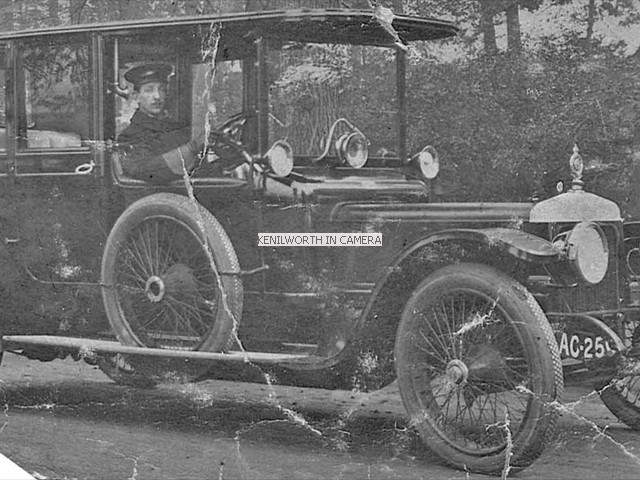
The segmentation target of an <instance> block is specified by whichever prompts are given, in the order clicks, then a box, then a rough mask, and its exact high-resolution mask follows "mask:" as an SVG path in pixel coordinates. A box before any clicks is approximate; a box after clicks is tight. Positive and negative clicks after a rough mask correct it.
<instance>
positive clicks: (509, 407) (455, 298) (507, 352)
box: [396, 264, 563, 474]
mask: <svg viewBox="0 0 640 480" xmlns="http://www.w3.org/2000/svg"><path fill="white" fill-rule="evenodd" d="M396 369H397V375H398V386H399V389H400V394H401V396H402V400H403V402H404V405H405V407H406V409H407V411H408V413H409V416H410V420H411V424H412V425H414V426H415V427H416V428H417V430H418V432H419V433H420V436H421V437H422V440H423V442H424V443H425V444H426V446H427V447H428V448H429V449H430V450H432V451H433V452H434V453H435V454H437V455H438V456H439V457H441V458H442V459H443V460H444V461H446V462H448V463H450V464H452V465H453V466H455V467H457V468H461V469H465V470H470V471H475V472H481V473H490V474H497V473H500V472H504V471H505V467H506V466H508V468H509V469H512V468H513V469H515V470H517V469H521V468H524V467H526V466H528V465H529V464H531V463H532V462H533V461H534V460H535V459H536V458H537V457H538V456H539V455H540V454H541V453H542V451H543V449H544V448H545V447H546V446H547V444H548V440H549V438H550V437H551V435H552V434H553V431H554V429H555V425H556V420H557V410H556V409H555V408H554V407H553V405H552V402H553V401H555V400H559V398H560V397H561V395H562V392H563V380H562V365H561V362H560V355H559V352H558V347H557V344H556V342H555V339H554V336H553V332H552V330H551V326H550V325H549V322H548V320H547V318H546V316H545V315H544V313H543V312H542V310H541V308H540V306H539V305H538V303H537V302H536V301H535V299H534V298H533V297H532V296H531V294H530V293H529V292H528V291H527V290H526V289H525V288H524V287H522V286H521V285H520V284H519V283H517V282H516V281H515V280H513V279H511V278H510V277H508V276H507V275H505V274H504V273H502V272H500V271H498V270H496V269H494V268H491V267H488V266H485V265H477V264H459V265H453V266H449V267H445V268H442V269H440V270H438V271H437V272H435V273H434V274H432V275H430V276H429V277H427V278H426V279H425V280H424V281H423V282H422V283H421V284H420V285H419V286H418V288H417V289H416V290H415V291H414V293H413V294H412V296H411V298H410V299H409V301H408V303H407V305H406V307H405V309H404V312H403V314H402V319H401V322H400V326H399V328H398V334H397V338H396Z"/></svg>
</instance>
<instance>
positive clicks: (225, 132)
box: [207, 112, 253, 171]
mask: <svg viewBox="0 0 640 480" xmlns="http://www.w3.org/2000/svg"><path fill="white" fill-rule="evenodd" d="M248 119H249V115H248V114H246V113H244V112H240V113H238V114H236V115H233V116H232V117H230V118H229V119H228V120H227V121H225V122H224V123H223V124H222V125H221V126H219V127H217V128H213V129H211V131H210V132H209V138H208V139H207V150H208V151H210V152H213V153H214V154H215V156H216V157H217V158H215V159H214V162H218V161H221V162H222V165H223V166H224V169H225V170H229V171H230V170H234V169H235V168H237V167H238V166H240V165H241V164H242V163H248V164H249V165H253V157H252V156H251V154H250V153H249V152H247V151H246V149H245V147H244V146H243V145H242V129H243V128H244V126H245V124H246V123H247V121H248Z"/></svg>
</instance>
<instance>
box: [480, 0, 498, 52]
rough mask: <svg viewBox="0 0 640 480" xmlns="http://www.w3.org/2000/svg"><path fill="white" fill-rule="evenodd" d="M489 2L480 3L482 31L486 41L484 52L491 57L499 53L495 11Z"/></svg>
mask: <svg viewBox="0 0 640 480" xmlns="http://www.w3.org/2000/svg"><path fill="white" fill-rule="evenodd" d="M491 7H492V5H490V4H488V2H480V31H481V32H482V37H483V40H484V52H485V53H486V54H487V55H489V56H494V55H496V54H497V53H498V44H497V42H496V26H495V24H494V23H493V16H494V11H493V8H491Z"/></svg>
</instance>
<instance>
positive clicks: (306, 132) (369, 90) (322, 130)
mask: <svg viewBox="0 0 640 480" xmlns="http://www.w3.org/2000/svg"><path fill="white" fill-rule="evenodd" d="M268 68H269V80H270V91H269V94H270V97H269V101H270V112H271V120H270V132H269V134H270V135H269V136H270V138H271V139H272V140H277V139H286V140H287V141H288V142H289V143H290V144H291V146H292V147H293V150H294V153H295V154H296V155H299V156H312V157H316V156H319V155H321V154H322V152H323V150H324V149H325V142H326V140H327V137H328V135H329V132H330V130H331V126H332V125H333V123H334V122H335V121H336V120H338V119H340V118H345V119H347V120H348V121H349V122H350V123H351V124H353V125H354V126H355V127H357V128H358V129H359V130H360V131H361V132H362V133H363V134H364V135H365V136H366V137H367V139H368V140H369V142H370V144H369V152H370V154H371V155H372V156H376V157H382V156H396V155H397V152H396V151H395V150H396V148H397V147H396V139H397V130H396V123H397V120H396V118H397V117H396V112H397V108H396V100H395V98H396V72H395V55H394V51H393V50H391V49H388V48H381V47H369V46H359V45H334V44H313V43H304V44H302V43H294V42H289V43H286V44H284V45H283V46H282V48H279V49H278V50H271V51H269V55H268ZM344 128H348V127H347V126H346V124H344V123H342V124H341V125H340V126H338V127H337V129H336V131H334V135H333V141H335V140H336V139H337V138H338V136H339V135H340V134H342V133H344V130H340V129H344Z"/></svg>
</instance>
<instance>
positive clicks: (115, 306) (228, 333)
mask: <svg viewBox="0 0 640 480" xmlns="http://www.w3.org/2000/svg"><path fill="white" fill-rule="evenodd" d="M238 271H239V264H238V260H237V257H236V255H235V251H234V249H233V246H232V244H231V241H230V240H229V238H228V236H227V235H226V233H225V232H224V230H223V228H222V226H221V225H220V224H219V223H218V221H217V220H216V219H215V218H214V217H213V216H212V215H211V214H210V213H209V212H208V211H207V210H206V209H204V208H203V207H201V206H197V207H196V205H194V204H193V203H192V202H191V200H190V199H189V198H186V197H183V196H180V195H173V194H166V193H160V194H155V195H151V196H148V197H145V198H143V199H141V200H139V201H137V202H135V203H134V204H132V205H131V206H130V207H129V208H128V209H127V210H126V211H125V212H124V213H123V214H122V215H121V217H120V218H119V219H118V221H117V222H116V224H115V225H114V227H113V229H112V231H111V233H110V235H109V239H108V241H107V245H106V247H105V251H104V255H103V259H102V282H103V284H105V287H104V288H103V300H104V305H105V309H106V313H107V316H108V318H109V322H110V324H111V327H112V329H113V331H114V333H115V334H116V336H117V338H118V340H119V341H120V342H121V343H123V344H125V345H132V346H144V347H151V348H163V349H173V350H203V351H213V352H216V351H224V350H225V349H226V348H227V347H228V346H229V344H230V343H231V340H232V338H233V332H234V327H235V326H237V325H236V324H237V322H238V321H239V319H240V316H241V314H242V283H241V281H240V280H239V277H238V276H237V275H233V273H237V272H238ZM117 357H118V356H116V358H114V359H107V360H109V361H108V362H107V363H106V364H103V365H101V368H103V371H104V372H105V373H107V375H109V376H110V377H111V378H112V379H114V380H115V381H117V382H119V383H129V382H127V381H123V378H124V379H127V378H133V377H132V374H131V375H130V374H129V373H130V372H135V373H136V375H138V376H139V375H140V374H141V373H143V372H142V368H143V367H142V365H144V374H148V375H158V373H159V371H162V373H163V374H164V375H169V371H172V373H177V375H178V377H185V378H186V379H192V378H195V377H198V376H201V375H203V374H204V373H205V372H206V370H207V368H208V366H207V364H206V363H205V364H203V363H198V362H190V363H189V362H182V361H180V362H178V361H175V360H173V361H164V360H153V361H151V360H149V359H145V360H141V359H139V358H134V357H124V358H123V357H122V356H120V357H119V358H117ZM111 360H113V361H111ZM120 363H121V364H122V365H125V366H123V368H119V367H118V364H120ZM151 364H153V365H154V366H155V367H157V368H150V365H151ZM99 365H100V363H99ZM114 369H115V370H114ZM154 370H155V371H154ZM116 372H117V373H118V375H116V374H115V373H116Z"/></svg>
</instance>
